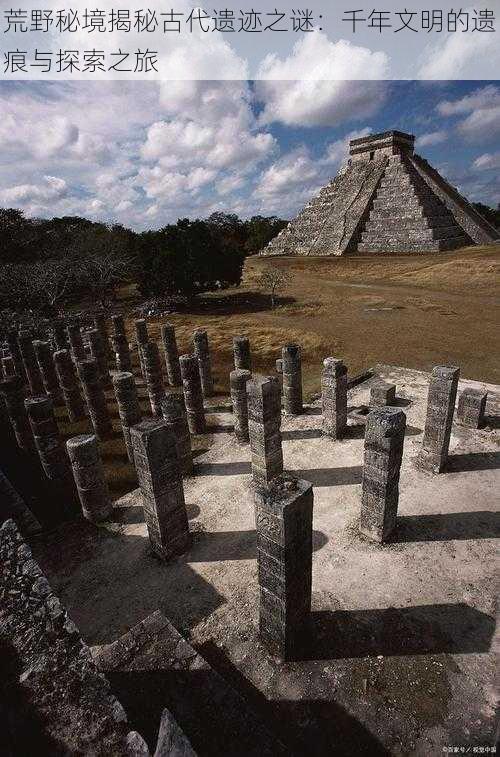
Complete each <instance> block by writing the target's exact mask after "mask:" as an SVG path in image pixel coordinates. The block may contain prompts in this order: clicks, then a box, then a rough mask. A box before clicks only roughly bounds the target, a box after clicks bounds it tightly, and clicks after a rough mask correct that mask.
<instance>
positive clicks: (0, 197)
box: [0, 176, 68, 205]
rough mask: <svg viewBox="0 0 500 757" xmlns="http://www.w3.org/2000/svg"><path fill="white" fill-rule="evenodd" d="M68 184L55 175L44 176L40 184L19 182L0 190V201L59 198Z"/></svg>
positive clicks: (33, 200)
mask: <svg viewBox="0 0 500 757" xmlns="http://www.w3.org/2000/svg"><path fill="white" fill-rule="evenodd" d="M67 191H68V186H67V184H66V182H65V181H64V179H60V178H58V177H57V176H44V177H43V180H42V182H41V183H40V184H19V185H17V186H14V187H7V188H5V189H2V190H0V202H2V203H4V204H5V205H11V204H13V205H16V204H18V203H21V204H23V205H24V204H27V205H30V204H34V203H37V204H38V205H39V204H40V203H44V202H50V201H53V200H59V199H62V198H63V197H65V196H66V194H67Z"/></svg>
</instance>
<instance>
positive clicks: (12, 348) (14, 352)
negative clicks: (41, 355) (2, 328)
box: [6, 329, 26, 382]
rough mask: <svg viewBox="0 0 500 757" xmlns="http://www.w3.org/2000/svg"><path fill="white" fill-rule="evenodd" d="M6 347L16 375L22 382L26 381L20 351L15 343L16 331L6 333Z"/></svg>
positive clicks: (10, 330) (11, 330)
mask: <svg viewBox="0 0 500 757" xmlns="http://www.w3.org/2000/svg"><path fill="white" fill-rule="evenodd" d="M6 341H7V345H8V347H9V353H10V356H11V358H12V360H13V361H14V365H15V366H16V371H15V372H16V373H17V375H18V376H19V377H20V378H21V379H22V380H23V382H24V381H26V371H25V370H24V364H23V358H22V356H21V350H20V349H19V344H18V342H17V331H16V329H9V330H8V331H7V339H6Z"/></svg>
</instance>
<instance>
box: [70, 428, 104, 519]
mask: <svg viewBox="0 0 500 757" xmlns="http://www.w3.org/2000/svg"><path fill="white" fill-rule="evenodd" d="M66 449H67V451H68V457H69V460H70V463H71V469H72V471H73V478H74V479H75V484H76V490H77V492H78V498H79V500H80V503H81V506H82V511H83V515H84V517H85V518H87V520H90V521H92V522H93V523H98V522H99V521H101V520H106V519H107V518H108V517H109V516H110V514H111V512H112V510H113V505H112V502H111V499H110V496H109V491H108V485H107V483H106V478H105V475H104V466H103V464H102V460H101V457H100V455H99V445H98V442H97V437H96V436H95V435H94V434H81V435H80V436H73V437H72V438H71V439H68V441H67V442H66Z"/></svg>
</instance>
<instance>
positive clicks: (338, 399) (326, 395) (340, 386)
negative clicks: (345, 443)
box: [321, 357, 347, 439]
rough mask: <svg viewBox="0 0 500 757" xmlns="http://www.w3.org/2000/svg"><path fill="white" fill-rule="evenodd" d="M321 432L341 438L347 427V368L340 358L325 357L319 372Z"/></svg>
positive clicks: (333, 437) (334, 437)
mask: <svg viewBox="0 0 500 757" xmlns="http://www.w3.org/2000/svg"><path fill="white" fill-rule="evenodd" d="M321 406H322V413H323V433H324V434H325V436H329V437H331V438H332V439H342V438H343V436H344V435H345V431H346V428H347V368H346V366H345V365H344V363H343V362H342V360H336V359H335V358H333V357H327V358H326V360H324V361H323V372H322V374H321Z"/></svg>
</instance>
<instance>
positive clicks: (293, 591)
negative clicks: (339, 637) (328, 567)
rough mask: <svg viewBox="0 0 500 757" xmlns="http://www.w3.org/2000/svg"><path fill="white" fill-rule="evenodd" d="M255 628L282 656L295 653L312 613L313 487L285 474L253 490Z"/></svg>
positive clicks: (301, 643)
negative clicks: (268, 485)
mask: <svg viewBox="0 0 500 757" xmlns="http://www.w3.org/2000/svg"><path fill="white" fill-rule="evenodd" d="M254 501H255V524H256V529H257V547H258V551H257V553H258V559H257V565H258V576H259V594H260V597H259V599H260V601H259V631H260V637H261V639H262V642H263V644H264V645H265V646H266V647H267V649H268V650H269V651H270V652H271V653H272V654H274V655H278V656H279V657H281V658H282V659H283V660H293V659H296V658H298V657H300V653H301V651H302V647H303V642H304V640H305V635H306V633H307V630H308V628H307V626H308V620H309V617H310V612H311V584H312V520H313V488H312V484H310V483H309V481H302V480H300V479H293V478H291V479H287V480H285V481H281V482H280V483H279V484H277V485H276V486H275V487H272V488H271V490H269V489H267V488H261V487H258V488H257V489H256V491H255V493H254Z"/></svg>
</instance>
